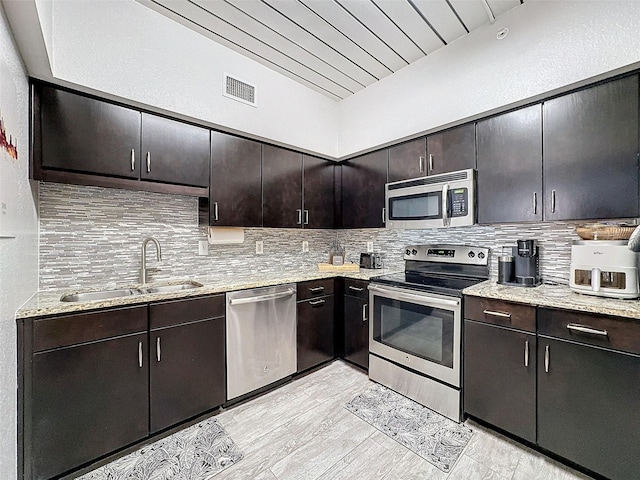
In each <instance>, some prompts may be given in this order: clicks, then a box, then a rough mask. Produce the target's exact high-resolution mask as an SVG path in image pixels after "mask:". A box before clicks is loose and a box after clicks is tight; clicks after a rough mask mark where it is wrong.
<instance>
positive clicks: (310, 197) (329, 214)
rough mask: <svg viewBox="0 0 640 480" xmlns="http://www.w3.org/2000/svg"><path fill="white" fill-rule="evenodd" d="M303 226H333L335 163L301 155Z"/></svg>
mask: <svg viewBox="0 0 640 480" xmlns="http://www.w3.org/2000/svg"><path fill="white" fill-rule="evenodd" d="M303 162H304V217H303V223H304V227H305V228H333V227H334V215H333V196H334V188H333V187H334V170H335V164H334V163H333V162H329V161H327V160H322V159H320V158H315V157H310V156H308V155H304V156H303Z"/></svg>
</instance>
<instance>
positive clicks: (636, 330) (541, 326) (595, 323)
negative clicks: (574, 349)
mask: <svg viewBox="0 0 640 480" xmlns="http://www.w3.org/2000/svg"><path fill="white" fill-rule="evenodd" d="M538 333H539V334H540V335H548V336H551V337H557V338H564V339H567V340H573V341H576V342H580V343H586V344H588V345H597V346H599V347H606V348H611V349H614V350H620V351H623V352H630V353H635V354H640V320H634V319H631V318H624V317H609V316H606V315H597V314H590V313H582V312H574V311H570V310H556V309H549V308H539V309H538Z"/></svg>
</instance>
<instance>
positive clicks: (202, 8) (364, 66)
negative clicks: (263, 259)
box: [137, 0, 524, 100]
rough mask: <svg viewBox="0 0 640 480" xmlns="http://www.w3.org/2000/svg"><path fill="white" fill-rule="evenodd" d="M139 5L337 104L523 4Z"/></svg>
mask: <svg viewBox="0 0 640 480" xmlns="http://www.w3.org/2000/svg"><path fill="white" fill-rule="evenodd" d="M137 1H138V2H139V3H141V4H143V5H145V6H147V7H149V8H151V9H153V10H156V11H157V12H159V13H161V14H162V15H165V16H166V17H168V18H170V19H172V20H174V21H176V22H179V23H181V24H183V25H185V26H186V27H188V28H191V29H192V30H194V31H196V32H198V33H201V34H203V35H205V36H207V37H208V38H210V39H211V40H212V41H215V42H218V43H220V44H223V45H225V46H227V47H229V48H231V49H233V50H235V51H236V52H238V53H240V54H242V55H245V56H247V57H249V58H252V59H253V60H256V61H258V62H260V63H262V64H263V65H266V66H267V67H269V68H271V69H273V70H276V71H278V72H280V73H282V74H284V75H287V76H288V77H290V78H292V79H294V80H296V81H298V82H300V83H302V84H304V85H306V86H308V87H310V88H312V89H314V90H316V91H318V92H320V93H322V94H324V95H327V96H329V97H330V98H333V99H335V100H341V99H344V98H346V97H348V96H350V95H352V94H354V93H356V92H358V91H360V90H362V89H364V88H366V87H367V86H369V85H371V84H373V83H375V82H377V81H378V80H380V79H382V78H384V77H386V76H387V75H390V74H392V73H394V72H397V71H398V70H400V69H401V68H403V67H405V66H407V65H409V64H411V63H413V62H415V61H416V60H419V59H420V58H422V57H424V56H426V55H429V54H430V53H432V52H433V51H435V50H437V49H439V48H442V47H444V46H446V45H447V44H449V43H451V42H453V41H455V40H456V39H458V38H460V37H463V36H464V35H467V34H468V33H469V32H471V31H473V30H475V29H477V28H479V27H481V26H482V25H485V24H487V23H489V22H492V21H493V20H494V19H495V18H496V17H498V16H499V15H502V14H503V13H505V12H506V11H508V10H510V9H512V8H515V7H517V6H519V5H520V4H521V3H522V2H523V1H524V0H137Z"/></svg>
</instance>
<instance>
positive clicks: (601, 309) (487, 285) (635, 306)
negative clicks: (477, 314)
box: [462, 280, 640, 319]
mask: <svg viewBox="0 0 640 480" xmlns="http://www.w3.org/2000/svg"><path fill="white" fill-rule="evenodd" d="M462 293H464V294H465V295H473V296H476V297H485V298H495V299H498V300H507V301H510V302H519V303H527V304H529V305H536V306H540V307H553V308H561V309H565V310H578V311H580V312H588V313H597V314H601V315H613V316H618V317H628V318H635V319H640V300H621V299H615V298H603V297H596V296H592V295H582V294H580V293H575V292H573V291H572V290H570V289H569V286H568V285H546V284H545V285H540V286H539V287H531V288H528V287H512V286H508V285H499V284H498V283H496V282H495V281H491V280H489V281H486V282H482V283H479V284H477V285H473V286H472V287H468V288H465V289H464V290H463V292H462Z"/></svg>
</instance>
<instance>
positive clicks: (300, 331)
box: [297, 295, 335, 372]
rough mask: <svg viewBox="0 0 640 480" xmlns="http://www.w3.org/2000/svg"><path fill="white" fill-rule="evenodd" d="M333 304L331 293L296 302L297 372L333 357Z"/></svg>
mask: <svg viewBox="0 0 640 480" xmlns="http://www.w3.org/2000/svg"><path fill="white" fill-rule="evenodd" d="M333 306H334V297H333V295H328V296H326V297H322V298H317V299H313V300H307V301H305V302H299V303H298V326H297V338H298V340H297V346H298V371H299V372H302V371H304V370H306V369H308V368H311V367H315V366H316V365H320V364H321V363H323V362H326V361H328V360H331V359H332V358H334V356H335V348H334V311H333Z"/></svg>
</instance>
